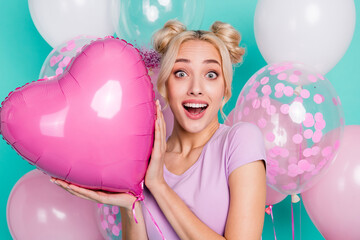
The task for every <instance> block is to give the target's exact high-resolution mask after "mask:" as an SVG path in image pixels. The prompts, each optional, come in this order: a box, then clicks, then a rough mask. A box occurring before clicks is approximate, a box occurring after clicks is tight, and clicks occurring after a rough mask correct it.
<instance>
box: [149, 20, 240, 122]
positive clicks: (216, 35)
mask: <svg viewBox="0 0 360 240" xmlns="http://www.w3.org/2000/svg"><path fill="white" fill-rule="evenodd" d="M189 40H202V41H207V42H209V43H211V44H212V45H213V46H214V47H215V48H216V49H217V50H218V51H219V53H220V56H221V62H222V71H223V75H224V85H225V90H224V99H223V101H222V104H221V107H220V112H221V115H222V117H223V118H224V117H225V114H224V112H223V107H224V105H225V104H226V102H227V101H228V100H229V99H230V97H231V82H232V76H233V68H232V64H236V63H239V62H241V61H242V56H243V55H244V52H245V50H244V48H241V47H239V43H240V40H241V36H240V33H239V32H238V31H237V30H236V29H235V28H234V27H232V26H231V25H230V24H228V23H223V22H219V21H216V22H214V23H213V25H212V26H211V27H210V31H202V30H197V31H193V30H186V27H185V25H184V24H182V23H181V22H179V21H177V20H170V21H168V22H166V23H165V25H164V27H163V28H162V29H160V30H158V31H157V32H156V33H155V34H154V35H153V47H154V49H155V51H157V52H158V53H160V54H161V67H160V72H159V76H158V79H157V89H158V91H159V93H160V94H161V95H162V96H163V97H164V99H165V100H166V102H167V103H168V97H167V92H166V81H167V80H168V78H169V76H170V74H171V71H172V68H173V66H174V64H175V60H176V56H177V54H178V51H179V49H180V45H181V44H182V43H184V42H185V41H189Z"/></svg>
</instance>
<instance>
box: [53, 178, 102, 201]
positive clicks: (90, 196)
mask: <svg viewBox="0 0 360 240" xmlns="http://www.w3.org/2000/svg"><path fill="white" fill-rule="evenodd" d="M54 183H55V184H58V185H59V186H60V187H62V188H64V189H65V190H66V191H68V192H70V193H71V194H73V195H75V196H78V197H81V198H84V199H87V200H91V201H96V202H101V203H105V204H107V203H106V201H107V199H106V198H105V197H104V196H102V195H100V194H99V193H98V192H96V191H92V190H89V189H86V188H81V187H78V186H75V185H72V184H68V183H66V182H65V181H62V180H59V179H56V180H55V181H54Z"/></svg>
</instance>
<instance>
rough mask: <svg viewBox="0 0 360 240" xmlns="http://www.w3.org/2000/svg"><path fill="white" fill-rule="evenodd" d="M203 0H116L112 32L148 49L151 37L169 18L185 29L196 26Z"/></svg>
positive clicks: (201, 15) (202, 10) (202, 13)
mask: <svg viewBox="0 0 360 240" xmlns="http://www.w3.org/2000/svg"><path fill="white" fill-rule="evenodd" d="M204 4H205V3H204V0H184V1H177V0H116V4H115V7H114V9H115V10H114V12H113V21H114V23H115V31H116V34H117V35H118V37H121V38H123V39H125V40H127V41H129V42H131V43H133V44H134V45H136V46H138V47H141V46H145V47H146V48H150V42H151V37H152V35H153V34H154V32H155V31H157V30H159V29H160V28H162V27H163V25H164V24H165V22H167V21H168V20H170V19H177V20H179V21H181V22H182V23H184V24H185V25H186V26H188V27H189V29H197V28H199V27H200V25H201V22H202V19H203V15H204Z"/></svg>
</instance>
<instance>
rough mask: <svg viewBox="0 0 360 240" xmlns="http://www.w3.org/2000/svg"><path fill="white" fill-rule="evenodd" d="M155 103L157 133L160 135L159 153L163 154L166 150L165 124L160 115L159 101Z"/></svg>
mask: <svg viewBox="0 0 360 240" xmlns="http://www.w3.org/2000/svg"><path fill="white" fill-rule="evenodd" d="M156 102H157V109H158V110H157V115H158V117H157V119H158V120H159V131H160V132H159V133H160V147H161V148H160V149H161V152H162V153H164V152H165V150H166V124H165V119H164V115H163V114H162V111H161V105H160V102H159V100H157V101H156Z"/></svg>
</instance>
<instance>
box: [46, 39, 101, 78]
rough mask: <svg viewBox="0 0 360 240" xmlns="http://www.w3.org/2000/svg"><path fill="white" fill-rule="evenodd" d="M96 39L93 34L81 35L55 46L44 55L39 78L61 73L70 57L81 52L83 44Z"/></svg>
mask: <svg viewBox="0 0 360 240" xmlns="http://www.w3.org/2000/svg"><path fill="white" fill-rule="evenodd" d="M96 39H97V37H95V36H84V35H82V36H78V37H76V38H74V39H71V40H69V41H67V42H65V43H62V44H60V45H59V46H57V47H55V48H54V49H53V50H52V51H51V52H50V53H49V55H48V56H47V57H46V59H45V61H44V63H43V65H42V67H41V71H40V74H39V79H43V78H49V77H52V76H57V75H60V74H62V73H63V72H64V71H65V69H66V67H67V66H68V64H69V63H70V61H71V59H72V58H73V57H75V56H76V54H78V53H79V52H81V50H82V48H83V47H84V46H85V45H87V44H89V43H90V42H91V41H94V40H96Z"/></svg>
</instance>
